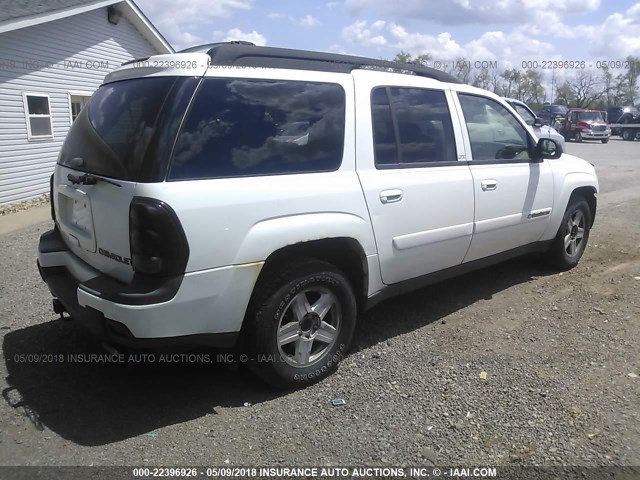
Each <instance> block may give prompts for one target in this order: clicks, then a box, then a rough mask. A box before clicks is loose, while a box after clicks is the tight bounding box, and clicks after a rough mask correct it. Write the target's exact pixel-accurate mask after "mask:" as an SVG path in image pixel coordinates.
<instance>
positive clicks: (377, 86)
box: [354, 71, 474, 284]
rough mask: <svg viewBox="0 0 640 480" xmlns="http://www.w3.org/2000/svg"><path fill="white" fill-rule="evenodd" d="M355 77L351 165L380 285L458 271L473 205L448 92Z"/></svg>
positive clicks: (414, 82)
mask: <svg viewBox="0 0 640 480" xmlns="http://www.w3.org/2000/svg"><path fill="white" fill-rule="evenodd" d="M354 77H355V81H356V110H357V111H358V125H359V127H358V130H357V138H356V142H357V148H356V151H357V157H356V164H357V170H358V177H359V178H360V183H361V185H362V189H363V191H364V195H365V199H366V202H367V206H368V209H369V214H370V216H371V222H372V224H373V228H374V233H375V239H376V244H377V248H378V255H379V260H380V269H381V274H382V279H383V281H384V283H386V284H393V283H397V282H400V281H403V280H407V279H411V278H415V277H418V276H421V275H425V274H428V273H431V272H434V271H437V270H442V269H444V268H447V267H451V266H454V265H458V264H460V263H461V262H462V259H463V258H464V255H465V253H466V251H467V249H468V248H469V244H470V241H471V233H472V227H473V202H474V199H473V182H472V177H471V172H470V170H469V167H468V166H467V165H466V162H464V147H463V145H462V143H461V142H457V139H460V138H461V135H460V124H459V122H458V120H457V117H455V120H454V121H453V122H452V119H451V109H450V106H449V102H450V98H449V95H450V93H449V92H448V91H445V90H443V89H442V88H441V85H440V84H439V83H438V82H435V81H434V82H431V81H429V80H426V79H420V78H413V77H410V76H408V75H407V76H406V77H407V79H404V78H403V79H401V80H400V79H398V76H397V75H392V76H389V75H386V74H384V73H375V72H369V71H367V72H359V71H356V72H354ZM398 82H400V83H401V84H400V85H399V84H398ZM453 115H455V111H454V112H453ZM458 158H460V160H462V161H459V160H458Z"/></svg>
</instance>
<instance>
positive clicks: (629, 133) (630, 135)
mask: <svg viewBox="0 0 640 480" xmlns="http://www.w3.org/2000/svg"><path fill="white" fill-rule="evenodd" d="M635 136H636V132H635V131H633V130H632V129H630V128H625V129H623V130H622V139H623V140H627V141H631V140H633V139H634V137H635Z"/></svg>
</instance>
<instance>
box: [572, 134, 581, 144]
mask: <svg viewBox="0 0 640 480" xmlns="http://www.w3.org/2000/svg"><path fill="white" fill-rule="evenodd" d="M573 139H574V140H575V141H576V142H578V143H582V134H581V133H580V132H576V133H575V135H574V136H573Z"/></svg>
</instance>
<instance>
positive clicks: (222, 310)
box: [38, 44, 598, 388]
mask: <svg viewBox="0 0 640 480" xmlns="http://www.w3.org/2000/svg"><path fill="white" fill-rule="evenodd" d="M253 67H260V68H253ZM597 191H598V180H597V177H596V173H595V170H594V167H593V166H592V165H591V164H589V163H588V162H586V161H584V160H581V159H579V158H577V157H574V156H571V155H567V154H562V146H561V145H560V144H558V143H556V142H555V141H554V140H552V139H549V138H542V139H540V140H537V139H536V138H535V136H534V134H533V131H532V130H531V129H530V127H529V126H528V125H527V124H526V123H525V122H524V121H523V119H522V118H521V117H520V116H518V115H516V114H514V113H513V110H512V109H511V108H510V107H509V106H508V104H507V103H506V102H504V101H503V100H502V99H501V98H500V97H498V96H497V95H495V94H493V93H491V92H488V91H485V90H481V89H479V88H475V87H471V86H469V85H464V84H461V83H460V82H459V81H457V80H456V79H455V78H453V77H451V76H449V75H447V74H445V73H443V72H440V71H438V70H434V69H430V68H427V67H422V66H417V65H400V66H399V65H398V64H397V63H395V62H394V63H391V62H382V61H379V60H374V59H370V58H362V57H353V56H344V55H335V54H326V53H319V52H303V51H299V50H288V49H280V48H271V47H256V46H253V45H246V44H222V45H219V44H218V45H213V46H202V47H198V48H194V49H190V52H188V53H176V54H172V55H158V56H154V57H151V58H149V59H146V60H144V61H138V62H133V63H131V64H126V65H124V66H122V67H120V68H118V69H117V70H115V71H114V72H113V73H111V74H109V75H108V76H107V77H106V79H105V81H104V84H103V85H102V86H101V87H100V88H99V89H98V90H97V91H96V92H95V93H94V95H93V97H92V99H91V101H90V103H89V104H88V106H87V107H86V108H84V109H83V110H82V112H81V113H80V115H79V116H78V118H77V119H76V121H75V122H74V123H73V126H72V127H71V130H70V132H69V134H68V135H67V137H66V139H65V142H64V145H63V147H62V150H61V152H60V156H59V161H58V163H57V165H56V167H55V172H54V174H53V176H52V177H51V202H52V217H53V221H54V227H53V229H52V230H50V231H48V232H47V233H45V234H43V235H42V237H41V238H40V243H39V247H38V266H39V269H40V273H41V275H42V278H43V279H44V281H45V282H46V283H47V285H48V286H49V289H50V290H51V293H52V295H53V296H54V311H55V312H57V313H60V314H63V313H64V312H65V311H66V312H68V313H69V314H70V316H71V317H72V318H74V319H75V320H76V321H78V322H79V323H81V324H83V325H86V326H87V327H89V328H91V329H92V330H93V331H94V333H95V334H96V335H97V336H99V337H100V338H101V339H102V340H103V341H104V342H106V343H108V344H110V345H115V346H116V347H119V346H122V345H124V346H129V347H132V348H136V347H138V346H150V347H151V346H154V345H159V344H167V343H186V344H188V345H193V344H205V345H210V346H215V347H226V348H236V349H237V350H238V351H239V352H243V355H246V357H244V356H240V357H238V358H240V359H241V360H242V359H245V360H246V361H247V365H248V366H249V368H250V369H251V370H252V371H253V372H255V373H256V374H257V375H259V376H260V377H261V378H262V379H263V380H265V381H266V382H268V383H271V384H273V385H276V386H278V387H285V388H292V387H302V386H305V385H308V384H310V383H313V382H315V381H317V380H319V379H321V378H323V377H325V376H326V375H328V374H329V373H331V372H332V371H333V370H335V368H336V366H337V364H338V363H339V361H340V360H341V359H342V358H343V355H345V353H346V352H347V351H348V348H349V345H350V344H351V341H352V338H353V335H354V331H355V325H356V319H357V317H358V314H359V313H361V312H363V311H364V310H366V309H368V308H371V307H372V306H374V305H376V304H377V303H379V302H381V301H383V300H384V299H387V298H389V297H391V296H393V295H398V294H402V293H405V292H408V291H410V290H413V289H416V288H419V287H421V286H424V285H428V284H430V283H433V282H436V281H439V280H442V279H445V278H449V277H452V276H454V275H456V274H460V273H463V272H467V271H469V270H472V269H476V268H481V267H483V266H486V265H488V264H492V263H495V262H499V261H502V260H505V259H508V258H512V257H514V256H516V255H522V254H526V253H530V252H542V253H544V255H545V256H546V258H547V259H548V261H549V262H550V263H551V264H552V265H554V266H556V267H557V268H559V269H565V270H566V269H570V268H572V267H574V266H575V265H576V264H577V263H578V261H579V260H580V258H581V256H582V254H583V252H584V250H585V248H586V245H587V241H588V238H589V231H590V229H591V226H592V225H593V221H594V218H595V214H596V197H595V194H596V193H597Z"/></svg>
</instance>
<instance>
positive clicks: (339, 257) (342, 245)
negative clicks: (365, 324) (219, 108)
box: [254, 237, 369, 308]
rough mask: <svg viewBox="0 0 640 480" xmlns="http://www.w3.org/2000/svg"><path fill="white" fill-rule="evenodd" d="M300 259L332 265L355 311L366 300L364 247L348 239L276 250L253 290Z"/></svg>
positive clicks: (366, 269)
mask: <svg viewBox="0 0 640 480" xmlns="http://www.w3.org/2000/svg"><path fill="white" fill-rule="evenodd" d="M303 258H314V259H317V260H323V261H325V262H328V263H330V264H332V265H335V266H336V267H337V268H338V269H340V270H341V271H342V272H343V273H344V274H345V276H346V277H347V280H348V281H349V283H350V284H351V288H352V289H353V293H354V295H355V296H356V301H357V304H358V308H360V307H361V306H362V305H363V303H364V300H365V299H366V298H367V291H368V284H369V266H368V263H367V256H366V254H365V251H364V248H363V247H362V245H361V244H360V242H358V240H356V239H354V238H351V237H335V238H323V239H318V240H310V241H306V242H299V243H295V244H292V245H287V246H284V247H282V248H279V249H278V250H276V251H274V252H273V253H271V254H270V255H269V256H268V257H267V259H266V261H265V263H264V266H263V267H262V270H261V271H260V274H259V275H258V279H257V280H256V287H255V288H254V291H256V290H258V289H259V288H260V286H261V281H264V279H265V278H268V277H269V276H270V275H271V274H272V273H273V272H274V271H277V270H278V269H280V268H281V267H282V266H283V265H288V264H291V263H292V262H295V261H296V260H300V259H303Z"/></svg>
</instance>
